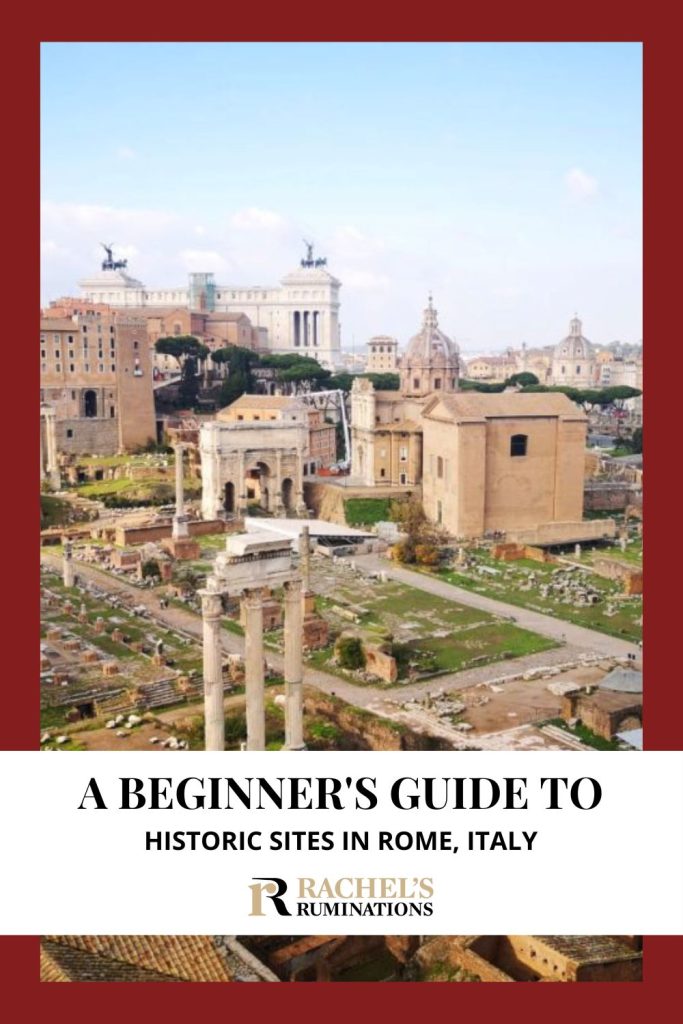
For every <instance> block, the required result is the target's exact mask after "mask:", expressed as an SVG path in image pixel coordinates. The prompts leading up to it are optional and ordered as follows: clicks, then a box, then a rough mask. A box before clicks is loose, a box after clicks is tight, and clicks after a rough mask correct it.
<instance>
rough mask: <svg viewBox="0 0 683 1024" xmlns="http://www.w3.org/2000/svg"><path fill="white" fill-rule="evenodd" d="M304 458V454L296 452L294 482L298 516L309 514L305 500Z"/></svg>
mask: <svg viewBox="0 0 683 1024" xmlns="http://www.w3.org/2000/svg"><path fill="white" fill-rule="evenodd" d="M302 460H303V455H302V454H301V452H300V451H299V452H297V453H296V479H295V480H294V481H293V483H294V488H295V495H296V497H295V505H296V514H297V515H298V516H307V515H308V509H307V508H306V502H305V501H304V468H303V462H302Z"/></svg>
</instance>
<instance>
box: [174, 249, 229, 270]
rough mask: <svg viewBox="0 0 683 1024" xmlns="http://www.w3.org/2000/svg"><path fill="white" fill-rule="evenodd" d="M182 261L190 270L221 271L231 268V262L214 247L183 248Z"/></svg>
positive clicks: (186, 268) (180, 254) (180, 255)
mask: <svg viewBox="0 0 683 1024" xmlns="http://www.w3.org/2000/svg"><path fill="white" fill-rule="evenodd" d="M179 258H180V262H181V264H182V265H183V267H184V268H185V270H187V271H188V272H192V273H201V272H203V271H206V272H207V273H220V272H221V271H225V270H229V269H231V264H230V263H229V262H228V261H227V260H226V259H225V257H224V256H222V255H221V254H220V253H219V252H216V250H214V249H183V250H182V252H180V253H179Z"/></svg>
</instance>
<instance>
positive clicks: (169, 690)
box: [138, 679, 185, 710]
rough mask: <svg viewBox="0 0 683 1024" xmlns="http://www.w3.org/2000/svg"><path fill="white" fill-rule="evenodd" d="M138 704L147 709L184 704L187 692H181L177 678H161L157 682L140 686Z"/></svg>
mask: <svg viewBox="0 0 683 1024" xmlns="http://www.w3.org/2000/svg"><path fill="white" fill-rule="evenodd" d="M138 692H139V694H140V697H139V700H138V704H139V706H140V707H143V708H145V709H147V710H149V709H150V708H160V707H164V706H165V705H166V704H182V703H184V701H185V694H184V693H179V692H178V689H177V687H176V683H175V679H160V680H159V681H158V682H156V683H148V684H146V685H145V686H140V687H139V689H138Z"/></svg>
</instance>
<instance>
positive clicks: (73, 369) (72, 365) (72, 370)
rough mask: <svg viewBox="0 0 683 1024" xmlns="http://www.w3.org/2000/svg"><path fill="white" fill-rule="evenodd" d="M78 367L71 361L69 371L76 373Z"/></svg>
mask: <svg viewBox="0 0 683 1024" xmlns="http://www.w3.org/2000/svg"><path fill="white" fill-rule="evenodd" d="M75 371H76V367H75V366H74V364H73V363H69V373H75Z"/></svg>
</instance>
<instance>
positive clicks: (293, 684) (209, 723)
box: [200, 578, 305, 750]
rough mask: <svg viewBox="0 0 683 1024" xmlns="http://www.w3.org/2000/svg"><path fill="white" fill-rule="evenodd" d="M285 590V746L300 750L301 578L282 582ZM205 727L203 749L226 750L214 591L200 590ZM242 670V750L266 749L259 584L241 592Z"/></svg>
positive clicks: (218, 603)
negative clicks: (244, 716) (244, 739)
mask: <svg viewBox="0 0 683 1024" xmlns="http://www.w3.org/2000/svg"><path fill="white" fill-rule="evenodd" d="M284 591H285V598H284V601H285V617H284V634H285V659H284V662H285V664H284V681H285V749H286V750H302V749H303V748H304V747H305V743H304V736H303V603H302V581H301V579H300V578H295V579H292V580H289V581H288V582H287V583H285V584H284ZM200 593H201V600H202V624H203V653H204V727H205V746H206V749H207V750H224V749H225V716H224V710H223V657H222V653H223V648H222V643H221V618H222V615H223V601H222V596H221V594H220V593H219V592H213V591H211V590H203V591H201V592H200ZM243 603H244V605H243V606H244V618H245V623H244V675H245V691H246V704H247V750H265V749H266V710H265V671H264V669H265V660H264V648H263V587H262V586H259V587H254V588H253V589H252V588H250V589H248V590H245V591H244V595H243Z"/></svg>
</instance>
